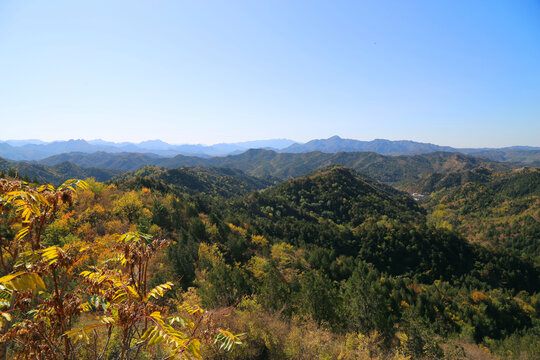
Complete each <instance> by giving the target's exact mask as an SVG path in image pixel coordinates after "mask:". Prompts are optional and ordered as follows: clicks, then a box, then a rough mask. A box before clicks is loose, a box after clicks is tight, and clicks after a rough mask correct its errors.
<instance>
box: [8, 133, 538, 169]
mask: <svg viewBox="0 0 540 360" xmlns="http://www.w3.org/2000/svg"><path fill="white" fill-rule="evenodd" d="M249 149H267V150H274V151H276V152H283V153H307V152H313V151H320V152H323V153H339V152H366V151H367V152H375V153H378V154H382V155H418V154H428V153H432V152H436V151H446V152H461V153H464V154H470V155H475V156H481V157H485V158H488V159H490V160H495V161H509V162H516V163H518V162H519V163H530V164H534V163H535V162H538V161H540V148H539V147H530V146H512V147H505V148H466V149H464V148H453V147H450V146H440V145H435V144H429V143H421V142H415V141H409V140H399V141H391V140H385V139H375V140H372V141H360V140H354V139H343V138H341V137H339V136H333V137H330V138H328V139H316V140H311V141H309V142H307V143H297V142H295V141H293V140H290V139H270V140H255V141H246V142H237V143H220V144H215V145H201V144H196V145H190V144H184V145H173V144H168V143H166V142H163V141H161V140H149V141H143V142H141V143H132V142H121V143H115V142H109V141H104V140H88V141H87V140H67V141H53V142H44V141H41V140H36V139H31V140H5V141H0V157H3V158H5V159H9V160H14V161H21V160H24V161H30V160H34V161H39V160H43V159H46V158H48V157H51V156H55V155H59V154H65V153H95V152H106V153H112V154H114V153H140V154H147V155H148V156H154V157H155V156H159V157H174V156H176V155H185V156H196V157H203V158H208V157H213V156H227V155H234V154H240V153H243V152H245V151H246V150H249ZM47 162H50V161H45V162H44V163H47Z"/></svg>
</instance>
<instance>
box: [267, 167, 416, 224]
mask: <svg viewBox="0 0 540 360" xmlns="http://www.w3.org/2000/svg"><path fill="white" fill-rule="evenodd" d="M264 195H265V196H267V197H269V198H271V199H280V200H283V201H284V202H285V203H287V204H289V205H290V206H291V207H294V208H298V209H300V210H301V211H304V212H307V213H310V214H316V216H320V217H322V218H326V219H330V220H332V221H334V222H336V223H338V224H350V225H352V226H358V225H360V224H361V223H363V222H364V221H366V220H367V219H369V218H371V219H374V220H380V219H381V218H391V219H401V220H404V221H414V219H415V218H417V217H418V218H423V215H422V211H421V209H420V208H419V207H418V206H417V204H416V203H415V201H414V200H413V199H412V198H411V197H410V196H409V195H408V194H406V193H402V192H400V191H397V190H395V189H394V188H392V187H390V186H386V185H384V184H381V183H379V182H377V181H375V180H373V179H370V178H368V177H365V176H361V175H359V174H358V173H356V172H355V171H354V170H351V169H348V168H344V167H332V168H329V169H325V170H322V171H318V172H316V173H314V174H311V175H308V176H305V177H300V178H295V179H291V180H288V181H285V182H283V183H281V184H279V185H277V186H275V187H272V188H270V189H268V190H267V191H265V194H264Z"/></svg>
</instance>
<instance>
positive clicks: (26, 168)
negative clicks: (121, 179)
mask: <svg viewBox="0 0 540 360" xmlns="http://www.w3.org/2000/svg"><path fill="white" fill-rule="evenodd" d="M0 171H3V172H9V173H11V174H12V175H15V172H16V173H17V174H18V176H20V177H24V178H26V179H28V180H32V181H34V180H35V181H37V182H40V183H51V184H56V185H57V184H60V183H62V182H63V181H65V180H67V179H74V178H76V179H86V178H90V177H93V178H95V179H96V180H97V181H107V180H110V179H111V178H113V177H115V176H117V175H119V174H120V173H121V171H119V170H114V169H102V168H95V167H80V166H77V165H74V164H72V163H70V162H61V163H58V164H56V165H54V166H47V165H43V164H38V163H29V162H24V161H21V162H15V161H8V160H5V159H2V158H0Z"/></svg>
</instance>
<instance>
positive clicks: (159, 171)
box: [115, 166, 275, 197]
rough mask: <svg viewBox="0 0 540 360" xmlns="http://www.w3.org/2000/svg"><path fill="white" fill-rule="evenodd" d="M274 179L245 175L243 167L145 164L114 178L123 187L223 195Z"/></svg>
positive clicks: (268, 183)
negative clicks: (165, 167) (175, 166)
mask: <svg viewBox="0 0 540 360" xmlns="http://www.w3.org/2000/svg"><path fill="white" fill-rule="evenodd" d="M274 183H275V182H274V181H272V180H271V179H267V180H265V179H261V178H257V177H254V176H250V175H246V174H244V173H243V172H242V171H240V170H236V169H230V168H216V167H206V168H202V167H180V168H177V169H164V168H158V167H154V166H146V167H144V168H142V169H140V170H138V171H136V172H129V173H125V174H123V175H122V176H120V177H118V178H117V179H115V184H117V185H118V186H119V187H121V188H124V189H130V190H134V189H135V190H141V189H142V188H143V187H145V188H148V189H150V190H157V191H160V192H175V193H179V192H184V193H188V194H198V193H201V194H205V195H210V196H223V197H233V196H240V195H245V194H248V193H250V192H252V191H255V190H260V189H264V188H267V187H269V186H271V185H273V184H274Z"/></svg>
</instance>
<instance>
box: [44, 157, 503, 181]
mask: <svg viewBox="0 0 540 360" xmlns="http://www.w3.org/2000/svg"><path fill="white" fill-rule="evenodd" d="M66 160H67V161H70V162H73V163H74V164H77V165H79V166H89V165H92V166H96V167H100V168H107V169H120V170H124V171H125V170H137V169H139V168H141V167H143V166H144V165H155V166H162V167H166V168H178V167H181V166H190V167H193V166H202V167H227V168H233V169H238V170H242V171H243V172H245V173H246V174H249V175H252V176H257V177H263V178H264V177H269V176H271V177H275V178H280V179H288V178H292V177H299V176H303V175H305V174H307V173H309V172H311V171H313V170H317V169H320V168H324V167H327V166H331V165H340V166H345V167H349V168H351V169H354V170H356V171H359V172H361V173H363V174H366V175H368V176H370V177H372V178H374V179H376V180H378V181H382V182H387V183H393V184H398V185H400V186H401V185H406V184H410V183H412V182H415V181H417V180H418V179H420V178H422V177H424V176H427V175H430V174H432V173H434V172H440V173H447V172H452V171H457V170H465V169H474V168H478V167H485V168H488V169H492V170H496V171H501V170H509V169H512V168H513V166H512V165H510V164H503V163H498V162H494V161H491V160H487V159H483V158H478V157H474V156H469V155H463V154H459V153H449V152H448V153H447V152H435V153H430V154H423V155H415V156H384V155H379V154H377V153H373V152H341V153H333V154H327V153H322V152H310V153H298V154H292V153H278V152H275V151H272V150H262V149H256V150H255V149H252V150H248V151H246V152H244V153H241V154H238V155H229V156H224V157H213V158H200V157H195V156H183V155H178V156H175V157H173V158H162V157H156V156H152V155H148V154H147V155H144V154H134V153H127V154H108V153H94V154H83V153H73V154H63V155H58V156H56V157H52V158H48V159H45V160H43V162H44V163H45V164H55V163H57V162H58V161H66Z"/></svg>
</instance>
